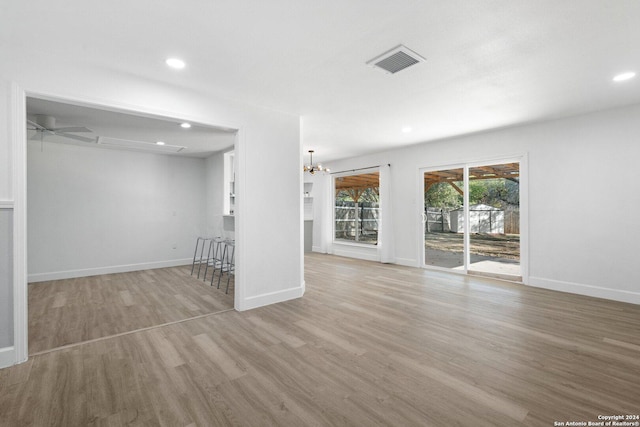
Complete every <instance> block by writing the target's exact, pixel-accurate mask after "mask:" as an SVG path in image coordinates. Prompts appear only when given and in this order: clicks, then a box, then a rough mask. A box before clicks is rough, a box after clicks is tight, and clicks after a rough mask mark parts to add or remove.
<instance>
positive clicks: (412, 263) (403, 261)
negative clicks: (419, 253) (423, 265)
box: [395, 258, 420, 267]
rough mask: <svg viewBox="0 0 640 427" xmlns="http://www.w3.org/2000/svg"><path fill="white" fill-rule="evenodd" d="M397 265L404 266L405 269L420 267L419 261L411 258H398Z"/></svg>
mask: <svg viewBox="0 0 640 427" xmlns="http://www.w3.org/2000/svg"><path fill="white" fill-rule="evenodd" d="M395 263H396V264H398V265H404V266H405V267H420V266H419V265H418V261H416V260H415V259H411V258H396V262H395Z"/></svg>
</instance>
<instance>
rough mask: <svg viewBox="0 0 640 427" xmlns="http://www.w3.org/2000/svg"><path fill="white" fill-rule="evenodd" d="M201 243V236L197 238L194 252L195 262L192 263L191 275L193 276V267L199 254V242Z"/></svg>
mask: <svg viewBox="0 0 640 427" xmlns="http://www.w3.org/2000/svg"><path fill="white" fill-rule="evenodd" d="M199 243H200V237H198V238H197V239H196V250H195V251H194V252H193V263H192V264H191V275H192V276H193V269H194V268H195V267H196V256H197V255H198V244H199Z"/></svg>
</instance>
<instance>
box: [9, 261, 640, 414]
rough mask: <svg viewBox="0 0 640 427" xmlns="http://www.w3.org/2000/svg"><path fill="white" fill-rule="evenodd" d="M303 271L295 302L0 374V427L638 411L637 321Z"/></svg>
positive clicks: (584, 302) (514, 290)
mask: <svg viewBox="0 0 640 427" xmlns="http://www.w3.org/2000/svg"><path fill="white" fill-rule="evenodd" d="M305 263H306V265H305V277H306V285H307V292H306V294H305V296H304V297H303V298H301V299H297V300H293V301H288V302H285V303H281V304H276V305H272V306H268V307H263V308H259V309H255V310H251V311H247V312H235V311H228V312H224V313H220V314H214V315H210V316H205V317H202V318H199V319H196V320H192V321H187V322H182V323H177V324H173V325H169V326H165V327H161V328H156V329H152V330H147V331H142V332H138V333H135V334H129V335H124V336H120V337H115V338H113V339H106V340H101V341H97V342H93V343H87V344H83V345H79V346H75V347H72V348H68V349H63V350H60V351H54V352H51V353H47V354H43V355H40V356H36V357H32V358H30V359H29V361H28V362H27V363H25V364H22V365H18V366H15V367H12V368H9V369H4V370H1V371H0V425H2V426H5V425H6V426H15V425H61V426H81V425H92V426H103V425H104V426H107V425H108V426H115V425H166V426H191V425H200V426H215V425H239V426H261V425H283V426H304V425H316V426H317V425H353V426H373V425H390V426H412V425H415V426H424V425H427V426H429V425H430V426H453V425H462V426H513V425H530V426H552V425H554V421H563V422H564V421H585V422H586V421H597V417H598V415H613V414H637V413H638V412H639V411H640V388H639V382H638V378H640V306H634V305H629V304H623V303H617V302H612V301H605V300H598V299H594V298H588V297H582V296H576V295H569V294H563V293H557V292H552V291H546V290H541V289H534V288H528V287H525V286H520V285H515V284H508V283H500V282H496V281H492V280H490V279H483V278H473V277H464V276H457V275H450V274H445V273H434V272H427V271H423V270H420V269H414V268H405V267H399V266H393V265H382V264H376V263H370V262H364V261H357V260H350V259H344V258H337V257H333V256H328V255H319V254H311V255H308V256H306V257H305ZM265 280H268V278H265Z"/></svg>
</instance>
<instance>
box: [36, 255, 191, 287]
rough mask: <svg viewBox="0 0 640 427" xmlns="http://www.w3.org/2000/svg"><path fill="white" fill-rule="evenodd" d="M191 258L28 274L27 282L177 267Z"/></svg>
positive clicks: (185, 263)
mask: <svg viewBox="0 0 640 427" xmlns="http://www.w3.org/2000/svg"><path fill="white" fill-rule="evenodd" d="M192 262H193V259H192V258H187V259H174V260H170V261H157V262H146V263H141V264H126V265H114V266H111V267H97V268H86V269H81V270H68V271H54V272H50V273H35V274H29V277H28V279H27V280H28V282H29V283H34V282H47V281H49V280H62V279H73V278H76V277H87V276H99V275H102V274H113V273H127V272H130V271H140V270H153V269H154V268H167V267H178V266H181V265H190V264H191V263H192Z"/></svg>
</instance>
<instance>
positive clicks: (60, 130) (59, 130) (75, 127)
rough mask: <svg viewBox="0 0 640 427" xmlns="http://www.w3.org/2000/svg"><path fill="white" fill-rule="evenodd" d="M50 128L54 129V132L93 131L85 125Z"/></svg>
mask: <svg viewBox="0 0 640 427" xmlns="http://www.w3.org/2000/svg"><path fill="white" fill-rule="evenodd" d="M50 130H52V131H54V132H93V131H92V130H91V129H89V128H86V127H84V126H74V127H64V128H55V129H50Z"/></svg>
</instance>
